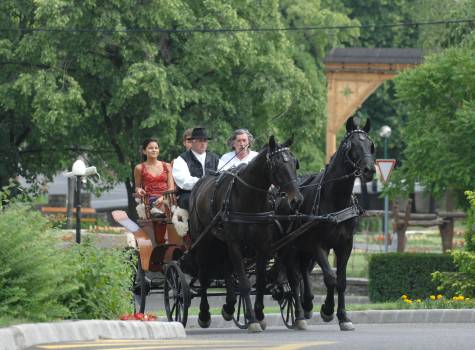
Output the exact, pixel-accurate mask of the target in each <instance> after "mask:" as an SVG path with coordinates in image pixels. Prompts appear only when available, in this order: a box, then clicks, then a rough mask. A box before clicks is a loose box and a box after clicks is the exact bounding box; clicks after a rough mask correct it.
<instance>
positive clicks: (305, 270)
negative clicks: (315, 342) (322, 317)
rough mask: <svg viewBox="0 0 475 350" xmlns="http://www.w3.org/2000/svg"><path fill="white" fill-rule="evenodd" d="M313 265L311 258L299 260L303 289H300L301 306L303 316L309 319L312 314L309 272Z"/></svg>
mask: <svg viewBox="0 0 475 350" xmlns="http://www.w3.org/2000/svg"><path fill="white" fill-rule="evenodd" d="M313 267H314V263H313V262H312V259H310V258H307V259H305V260H303V259H301V261H300V272H301V274H302V281H303V290H302V306H303V311H304V317H305V318H306V319H307V320H310V319H311V318H312V316H313V298H314V297H313V292H312V286H311V284H310V273H311V271H312V269H313Z"/></svg>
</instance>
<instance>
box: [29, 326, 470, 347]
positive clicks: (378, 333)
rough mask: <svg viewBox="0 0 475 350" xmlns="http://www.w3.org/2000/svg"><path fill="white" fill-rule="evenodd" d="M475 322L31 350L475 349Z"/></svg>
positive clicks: (200, 335) (229, 332) (224, 332)
mask: <svg viewBox="0 0 475 350" xmlns="http://www.w3.org/2000/svg"><path fill="white" fill-rule="evenodd" d="M474 344H475V325H474V324H473V323H463V324H462V323H458V324H457V323H446V324H444V323H439V324H371V325H368V324H360V325H357V329H356V331H354V332H341V331H339V330H338V327H337V326H336V325H317V326H311V327H309V329H308V330H307V331H291V330H287V329H285V328H281V327H279V328H277V327H275V328H270V329H268V330H266V331H265V332H263V333H259V334H249V333H247V332H246V331H241V330H238V329H193V330H187V337H186V338H185V339H173V340H156V341H154V340H148V341H142V340H137V341H136V340H99V341H95V342H81V343H57V344H50V345H40V346H36V347H32V348H29V349H30V350H33V349H35V350H40V349H41V350H47V349H77V350H86V349H87V350H92V349H102V350H113V349H114V350H115V349H117V350H119V349H122V350H124V349H127V350H139V349H150V350H152V349H184V350H186V349H190V350H191V349H229V350H232V349H246V350H252V349H256V350H257V349H275V350H292V349H323V350H334V349H335V350H336V349H338V350H346V349H348V350H372V349H374V350H392V349H394V350H405V349H417V350H426V349H427V350H445V349H447V350H449V349H450V350H455V349H457V350H473V348H474Z"/></svg>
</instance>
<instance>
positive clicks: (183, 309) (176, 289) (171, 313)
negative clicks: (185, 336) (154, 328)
mask: <svg viewBox="0 0 475 350" xmlns="http://www.w3.org/2000/svg"><path fill="white" fill-rule="evenodd" d="M163 296H164V300H165V311H166V313H167V318H168V321H176V322H180V323H181V324H183V327H185V326H186V321H187V320H188V307H189V306H190V301H191V294H190V286H189V285H188V283H187V282H186V278H185V274H184V273H183V272H182V271H181V269H180V267H179V266H178V264H177V263H176V262H175V261H170V263H168V264H167V267H166V271H165V287H164V290H163Z"/></svg>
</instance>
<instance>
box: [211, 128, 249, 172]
mask: <svg viewBox="0 0 475 350" xmlns="http://www.w3.org/2000/svg"><path fill="white" fill-rule="evenodd" d="M253 142H254V137H253V136H252V134H251V133H250V132H249V131H248V130H247V129H237V130H235V131H234V132H233V135H232V136H231V137H230V138H229V140H228V144H229V146H230V147H231V149H232V150H233V151H231V152H228V153H225V154H223V155H222V156H221V158H220V159H219V164H218V171H223V170H227V169H230V168H232V167H237V166H238V165H240V164H247V163H249V162H250V161H251V160H252V159H253V158H254V157H255V156H257V154H258V153H257V152H256V151H251V149H250V147H251V144H252V143H253Z"/></svg>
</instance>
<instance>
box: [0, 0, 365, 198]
mask: <svg viewBox="0 0 475 350" xmlns="http://www.w3.org/2000/svg"><path fill="white" fill-rule="evenodd" d="M0 20H1V23H2V24H3V26H4V27H6V28H11V29H15V28H22V31H18V32H16V31H13V30H12V31H10V32H4V35H3V37H2V38H1V39H0V61H1V62H2V70H0V121H1V122H2V128H0V148H1V152H2V155H4V157H5V162H2V163H1V165H0V185H2V184H4V183H6V181H7V180H6V179H8V178H10V177H14V176H16V175H22V176H24V177H26V178H28V179H30V180H33V179H34V178H35V176H37V175H38V174H40V173H41V174H44V175H46V176H52V175H53V174H54V173H56V172H57V171H58V170H64V169H66V168H68V167H70V164H71V160H72V159H74V158H75V157H77V156H78V155H80V154H81V155H84V156H85V157H86V158H87V159H86V160H87V161H88V163H91V164H94V165H96V166H98V170H99V172H100V173H101V176H102V179H103V183H102V185H104V186H106V185H111V184H114V183H117V182H125V183H126V185H128V189H129V192H130V190H131V188H133V186H132V183H133V179H132V169H133V166H134V165H135V163H136V162H138V160H139V147H140V144H141V142H142V140H143V139H144V138H145V137H149V136H152V135H153V136H156V137H158V138H159V139H160V141H161V148H162V152H161V156H162V157H163V159H165V160H171V159H173V158H175V157H176V156H177V155H178V154H179V153H181V148H182V146H181V134H182V132H183V130H184V129H185V128H189V127H193V126H196V125H199V124H201V125H203V126H206V127H209V128H210V131H211V134H212V135H213V142H212V143H210V148H211V149H213V150H214V151H216V152H218V153H222V152H224V151H225V150H227V147H226V146H225V145H226V142H225V141H226V139H227V138H228V137H229V135H230V133H231V131H232V130H233V129H235V128H237V127H246V128H249V129H250V130H251V131H252V132H253V133H254V134H255V135H256V136H259V137H258V139H257V145H256V148H258V147H260V146H261V145H262V144H263V143H264V142H265V141H266V140H267V138H268V136H269V135H270V134H275V135H277V136H278V137H279V139H283V138H284V137H288V136H290V133H291V132H293V133H295V136H296V139H297V140H299V142H296V144H295V147H294V150H295V151H296V154H297V155H298V156H299V157H300V158H301V160H302V161H301V164H302V165H303V170H304V171H308V170H314V169H316V168H319V167H321V166H322V165H323V160H324V154H323V141H322V140H324V137H322V136H323V132H324V124H325V103H326V100H325V96H326V93H325V79H324V73H323V70H322V67H321V66H320V62H321V58H322V56H323V55H324V53H325V52H327V51H328V48H329V47H332V46H336V45H338V43H339V42H341V41H345V42H351V41H352V39H353V38H354V37H355V36H356V35H357V34H358V31H357V30H356V29H353V30H350V31H344V32H341V33H338V34H336V35H333V36H332V37H329V36H327V35H326V34H325V33H313V32H308V33H307V32H301V33H292V32H291V31H290V32H287V31H286V32H283V31H282V32H273V31H262V32H235V33H226V32H224V33H210V32H161V31H141V30H140V29H150V28H171V29H173V28H177V29H190V28H210V29H223V28H253V27H260V28H284V27H288V26H297V25H299V26H300V25H307V24H312V25H327V24H331V25H339V24H342V25H343V24H351V23H353V21H351V20H350V19H348V17H347V16H346V15H345V14H343V13H340V12H338V11H331V10H329V9H322V8H321V7H320V1H317V0H309V1H305V2H299V3H298V4H295V3H294V2H287V1H278V0H264V1H259V2H255V1H251V0H244V1H231V0H225V1H223V0H207V1H196V0H164V1H141V2H134V1H113V2H103V1H102V2H101V1H94V0H93V1H82V2H81V1H79V2H75V3H74V6H71V4H70V3H69V2H67V1H66V2H65V1H62V0H50V1H24V2H18V1H13V0H7V1H2V2H1V3H0ZM355 23H356V22H355ZM35 28H55V29H58V30H57V31H33V30H30V29H35ZM71 28H81V29H86V31H70V29H71ZM63 29H64V31H63ZM87 29H101V30H99V31H94V30H92V31H87ZM104 29H105V31H104ZM107 29H116V30H122V31H117V32H109V31H107ZM126 29H139V30H138V31H125V30H126ZM296 125H298V128H296V127H295V126H296ZM129 197H130V198H129V199H131V196H129Z"/></svg>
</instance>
